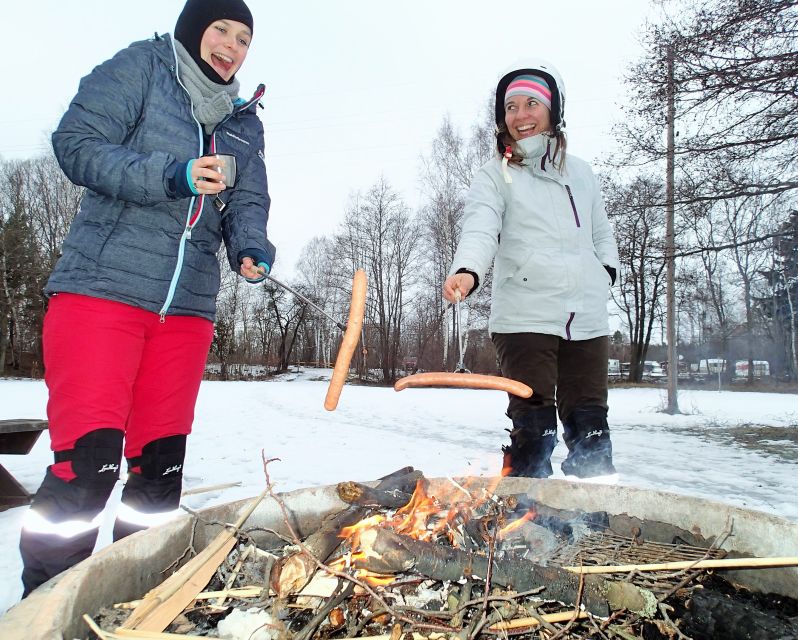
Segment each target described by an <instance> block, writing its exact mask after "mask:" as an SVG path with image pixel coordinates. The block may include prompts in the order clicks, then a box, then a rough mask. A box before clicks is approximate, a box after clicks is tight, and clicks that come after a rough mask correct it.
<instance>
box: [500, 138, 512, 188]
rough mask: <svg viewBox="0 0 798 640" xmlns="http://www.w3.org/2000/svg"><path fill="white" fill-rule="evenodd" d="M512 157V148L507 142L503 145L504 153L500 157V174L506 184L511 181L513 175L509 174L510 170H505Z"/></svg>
mask: <svg viewBox="0 0 798 640" xmlns="http://www.w3.org/2000/svg"><path fill="white" fill-rule="evenodd" d="M512 157H513V148H512V147H511V146H510V145H509V144H508V145H507V146H506V147H504V155H503V157H502V175H503V176H504V181H505V182H506V183H507V184H512V183H513V177H512V176H511V175H510V172H509V171H508V170H507V165H508V164H509V162H510V158H512Z"/></svg>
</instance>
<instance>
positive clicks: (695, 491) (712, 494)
mask: <svg viewBox="0 0 798 640" xmlns="http://www.w3.org/2000/svg"><path fill="white" fill-rule="evenodd" d="M329 375H330V371H329V370H314V369H308V370H306V371H303V372H298V373H291V374H286V375H283V376H281V377H279V378H277V379H274V380H270V381H267V382H204V383H203V384H202V387H201V390H200V396H199V401H198V405H197V412H196V420H195V423H194V433H193V435H192V436H191V437H190V438H189V441H188V453H187V459H186V465H185V482H184V488H185V489H192V488H198V487H204V486H208V485H215V484H220V483H228V482H240V483H241V486H240V487H235V488H232V489H226V490H223V491H216V492H212V493H203V494H199V495H192V496H188V497H186V498H185V499H184V504H186V506H188V507H191V508H193V509H197V508H201V507H205V506H209V505H212V504H218V503H220V502H227V501H230V500H237V499H239V498H245V497H249V496H252V495H255V494H256V493H258V492H260V491H261V490H262V489H263V486H264V477H263V467H262V462H261V450H263V451H264V452H265V454H266V455H267V456H268V457H270V458H280V462H275V463H273V464H272V465H270V468H269V472H270V475H271V477H272V480H273V481H274V482H275V483H276V484H277V486H278V489H279V490H281V491H288V490H292V489H298V488H301V487H307V486H312V485H320V484H331V483H336V482H340V481H342V480H371V479H374V478H377V477H379V476H382V475H385V474H386V473H389V472H391V471H394V470H395V469H398V468H400V467H403V466H406V465H412V466H414V467H415V468H417V469H421V470H422V471H424V473H425V474H426V475H427V476H429V477H434V476H447V475H495V474H497V473H498V472H499V470H500V468H501V453H500V447H501V445H502V444H504V443H506V442H508V436H507V433H506V432H505V431H504V429H505V428H507V427H508V426H509V420H508V419H507V418H506V417H505V416H504V410H505V406H506V396H505V395H504V394H502V393H499V392H495V391H470V390H451V389H408V390H405V391H402V392H401V393H396V392H395V391H394V390H393V389H390V388H379V387H365V386H347V387H345V388H344V391H343V394H342V396H341V401H340V403H339V406H338V409H337V410H335V411H333V412H327V411H325V410H324V408H323V406H322V405H323V402H324V397H325V393H326V391H327V381H328V380H329ZM665 400H666V392H665V390H664V389H655V388H635V389H632V388H629V389H612V390H611V391H610V427H611V431H612V439H613V445H614V449H615V464H616V466H617V467H618V470H619V472H620V482H621V483H622V484H626V485H633V486H637V487H645V488H655V489H662V490H667V491H673V492H676V493H683V494H690V495H694V496H700V497H704V498H710V499H714V500H718V501H722V502H727V503H731V504H734V505H737V506H742V507H748V508H753V509H758V510H761V511H767V512H770V513H774V514H777V515H780V516H782V517H785V518H789V519H792V520H796V521H798V500H797V499H796V496H797V495H798V396H796V395H788V394H765V393H745V392H718V391H682V392H680V394H679V406H680V408H681V410H682V412H683V413H682V415H677V416H670V415H666V414H664V413H662V412H661V410H662V408H663V407H664V406H665ZM46 402H47V390H46V388H45V386H44V384H43V383H42V382H41V381H29V380H0V419H8V418H45V417H46V413H45V410H46ZM564 456H565V445H564V444H562V442H560V444H558V446H557V449H556V450H555V452H554V462H555V477H558V476H561V474H560V472H559V462H561V461H562V459H563V458H564ZM50 462H51V454H50V451H49V439H48V438H47V435H46V433H45V434H44V435H43V436H42V437H41V438H40V439H39V441H38V443H37V444H36V446H35V447H34V449H33V451H32V452H31V453H30V454H29V455H27V456H2V458H0V463H2V464H3V465H4V466H5V467H6V468H7V469H8V470H9V471H10V472H11V473H12V474H13V475H14V476H15V477H16V478H17V479H18V480H19V481H20V482H21V483H22V484H23V485H24V486H25V487H26V488H27V489H28V490H30V491H35V489H36V488H37V487H38V485H39V483H40V482H41V479H42V477H43V474H44V470H45V467H46V466H47V465H48V464H49V463H50ZM116 494H118V491H117V492H116ZM112 501H113V498H112ZM24 512H25V508H16V509H11V510H9V511H6V512H3V513H0V536H1V537H2V539H3V540H5V541H6V542H5V546H6V552H5V553H3V554H2V557H0V576H2V581H0V612H2V611H5V610H6V609H7V608H8V607H9V606H11V605H12V604H14V603H15V602H16V601H17V600H18V599H19V596H20V593H21V586H20V584H19V572H20V570H21V563H20V559H19V553H18V551H17V542H18V538H19V528H20V523H21V520H22V516H23V513H24ZM106 529H107V528H106ZM106 529H104V530H103V532H102V533H101V540H100V544H107V538H108V535H107V530H106Z"/></svg>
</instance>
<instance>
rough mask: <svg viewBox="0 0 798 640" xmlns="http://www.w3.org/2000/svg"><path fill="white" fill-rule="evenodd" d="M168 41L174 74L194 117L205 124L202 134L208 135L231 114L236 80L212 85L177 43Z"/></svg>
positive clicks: (177, 41) (235, 92)
mask: <svg viewBox="0 0 798 640" xmlns="http://www.w3.org/2000/svg"><path fill="white" fill-rule="evenodd" d="M172 42H174V45H175V51H176V52H177V60H178V66H177V69H178V72H177V74H178V76H179V77H180V82H182V83H183V85H184V86H185V87H186V89H187V90H188V95H189V96H191V101H192V102H193V103H194V116H195V117H196V118H197V120H199V121H200V122H201V123H202V124H203V125H205V133H207V134H208V135H210V134H211V133H212V132H213V128H214V127H215V126H216V125H217V124H219V123H220V122H221V121H222V120H224V119H225V117H226V116H227V115H228V114H231V113H233V100H235V99H237V98H238V89H239V87H240V85H239V82H238V79H234V80H233V81H232V82H231V83H230V84H217V83H216V82H213V81H212V80H210V79H209V78H208V77H207V76H206V75H205V74H204V73H202V70H201V69H200V68H199V66H198V65H197V63H196V62H194V59H193V58H192V57H191V55H190V54H189V52H188V51H186V48H185V47H184V46H183V45H182V44H180V41H179V40H174V39H173V40H172Z"/></svg>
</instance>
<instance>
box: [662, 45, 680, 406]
mask: <svg viewBox="0 0 798 640" xmlns="http://www.w3.org/2000/svg"><path fill="white" fill-rule="evenodd" d="M665 55H666V60H667V64H668V85H667V103H668V105H667V109H668V116H667V118H668V127H667V133H666V144H667V151H666V164H665V220H666V223H665V225H666V226H665V263H666V264H665V266H666V283H667V287H666V295H665V297H666V299H667V303H666V311H665V315H666V333H667V338H666V340H667V341H668V406H667V408H666V409H665V412H666V413H669V414H671V415H673V414H676V413H681V411H679V398H678V392H677V384H678V380H679V354H678V350H677V348H676V283H675V279H676V263H675V259H674V253H675V241H674V229H673V218H674V206H673V199H674V173H675V160H676V159H675V155H676V147H675V141H674V136H675V123H674V120H675V119H676V104H675V102H676V96H675V94H676V89H675V86H674V85H675V82H674V79H673V47H672V46H671V45H668V47H667V49H666V54H665Z"/></svg>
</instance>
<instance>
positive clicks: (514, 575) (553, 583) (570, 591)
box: [356, 528, 608, 615]
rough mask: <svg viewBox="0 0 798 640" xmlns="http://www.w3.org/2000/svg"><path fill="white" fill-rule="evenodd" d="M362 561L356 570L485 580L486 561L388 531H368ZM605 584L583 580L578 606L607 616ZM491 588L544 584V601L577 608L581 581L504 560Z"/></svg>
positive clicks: (566, 574) (557, 571)
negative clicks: (547, 599) (579, 604)
mask: <svg viewBox="0 0 798 640" xmlns="http://www.w3.org/2000/svg"><path fill="white" fill-rule="evenodd" d="M360 540H361V545H362V547H363V549H364V550H366V553H365V558H364V559H362V560H358V561H357V562H356V566H360V567H362V568H365V569H368V570H369V571H374V572H377V573H385V574H394V573H400V572H408V571H415V572H417V573H420V574H422V575H425V576H427V577H429V578H432V579H434V580H451V581H458V580H460V579H461V578H463V577H466V578H470V577H478V578H481V579H483V580H484V579H485V577H486V576H487V575H488V559H487V558H486V557H485V556H481V555H478V554H475V553H471V552H468V551H461V550H459V549H454V548H450V547H444V546H441V545H436V544H432V543H429V542H422V541H419V540H414V539H413V538H409V537H407V536H402V535H399V534H396V533H393V532H391V531H388V530H386V529H377V528H372V529H369V530H368V531H365V532H363V534H362V535H361V539H360ZM604 582H605V581H604V580H602V579H594V578H593V577H592V576H590V577H586V579H585V587H584V593H583V597H582V604H584V605H585V608H587V609H588V610H589V611H590V612H592V613H594V614H597V615H607V613H608V605H607V600H606V599H605V596H604V595H603V593H602V591H601V587H602V586H603V585H604ZM492 584H498V585H501V586H503V587H508V588H511V589H515V590H518V591H526V590H528V589H531V588H534V587H537V586H541V585H545V586H546V589H545V591H544V592H543V596H544V597H549V598H552V599H554V600H559V601H561V602H566V603H570V604H575V603H576V599H577V594H578V591H579V577H578V576H576V575H575V574H572V573H569V572H567V571H563V570H561V569H557V568H553V567H541V566H538V565H535V564H533V563H531V562H528V561H524V560H518V559H510V558H503V559H501V560H499V561H496V562H495V563H494V566H493V567H492Z"/></svg>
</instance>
